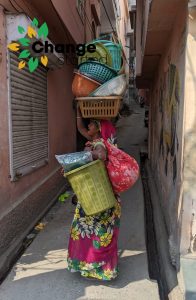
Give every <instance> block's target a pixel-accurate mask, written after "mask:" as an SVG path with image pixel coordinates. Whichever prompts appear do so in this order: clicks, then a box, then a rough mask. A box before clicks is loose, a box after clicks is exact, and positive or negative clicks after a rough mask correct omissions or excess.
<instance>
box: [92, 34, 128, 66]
mask: <svg viewBox="0 0 196 300" xmlns="http://www.w3.org/2000/svg"><path fill="white" fill-rule="evenodd" d="M91 44H103V45H104V46H105V47H106V48H107V49H108V51H109V52H110V54H111V56H112V66H111V67H112V68H113V69H114V70H116V71H117V72H119V71H120V69H121V66H122V46H121V45H120V44H116V43H113V42H111V41H108V40H99V39H97V40H95V41H93V42H91Z"/></svg>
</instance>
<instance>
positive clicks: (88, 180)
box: [65, 160, 116, 216]
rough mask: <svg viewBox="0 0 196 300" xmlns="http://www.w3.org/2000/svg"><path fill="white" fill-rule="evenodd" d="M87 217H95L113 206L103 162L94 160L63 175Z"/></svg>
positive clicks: (110, 187) (112, 197)
mask: <svg viewBox="0 0 196 300" xmlns="http://www.w3.org/2000/svg"><path fill="white" fill-rule="evenodd" d="M65 176H66V177H67V179H68V181H69V182H70V184H71V186H72V188H73V190H74V192H75V193H76V195H77V198H78V201H79V202H80V203H81V206H82V208H83V210H84V212H85V214H86V215H87V216H91V215H96V214H98V213H100V212H103V211H105V210H107V209H109V208H112V207H113V206H114V205H115V202H116V198H115V196H114V193H113V190H112V186H111V183H110V180H109V178H108V174H107V171H106V169H105V165H104V163H103V161H101V160H96V161H93V162H91V163H89V164H87V165H85V166H82V167H80V168H77V169H75V170H73V171H70V172H68V173H65Z"/></svg>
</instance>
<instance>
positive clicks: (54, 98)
mask: <svg viewBox="0 0 196 300" xmlns="http://www.w3.org/2000/svg"><path fill="white" fill-rule="evenodd" d="M3 20H4V15H3V14H2V11H1V19H0V21H1V24H2V22H3ZM0 34H1V35H0V36H1V41H2V44H1V47H2V62H1V63H0V74H1V75H0V76H1V78H0V79H1V86H0V95H1V97H0V98H1V101H0V109H1V111H2V112H4V114H3V116H4V117H3V118H1V119H0V147H1V148H0V162H1V168H0V178H1V181H0V187H1V213H4V212H5V211H6V210H7V209H9V208H10V206H12V205H13V204H14V205H15V204H16V203H17V201H19V202H20V198H21V196H24V194H25V193H27V192H30V190H31V189H33V188H34V185H36V184H37V183H38V182H39V181H41V180H42V178H43V177H44V176H46V175H47V176H48V175H49V174H50V172H52V171H53V170H54V169H55V168H57V167H59V166H58V164H57V162H56V159H55V157H54V155H55V154H57V153H64V152H72V151H74V149H75V146H76V140H75V131H76V129H75V114H74V111H73V108H72V99H73V95H72V92H71V83H72V78H73V66H68V65H64V67H63V68H62V69H59V70H56V71H49V72H48V124H49V154H50V156H49V164H48V166H46V167H42V168H40V169H39V170H37V171H35V172H33V173H31V174H29V175H26V176H24V177H22V178H21V179H20V180H19V181H18V182H11V181H10V179H9V178H8V176H9V173H10V172H9V157H8V153H9V141H8V95H7V78H6V74H7V66H6V39H5V26H4V25H3V26H1V33H0Z"/></svg>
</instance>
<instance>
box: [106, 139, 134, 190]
mask: <svg viewBox="0 0 196 300" xmlns="http://www.w3.org/2000/svg"><path fill="white" fill-rule="evenodd" d="M104 144H105V146H106V149H107V153H108V161H107V163H106V168H107V171H108V176H109V178H110V181H111V183H112V187H113V190H114V192H116V193H121V192H124V191H126V190H128V189H129V188H130V187H132V186H133V185H134V183H135V182H136V181H137V179H138V177H139V166H138V163H137V162H136V160H135V159H134V158H133V157H131V156H130V155H128V154H127V153H125V152H124V151H122V150H120V149H118V148H117V147H115V146H114V145H112V144H110V143H109V142H108V141H104Z"/></svg>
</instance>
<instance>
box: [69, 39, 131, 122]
mask: <svg viewBox="0 0 196 300" xmlns="http://www.w3.org/2000/svg"><path fill="white" fill-rule="evenodd" d="M90 44H91V45H94V46H95V51H94V52H92V53H91V52H88V51H86V52H85V54H84V55H83V56H80V57H79V59H78V70H76V71H75V72H74V73H75V75H74V80H73V84H72V92H73V94H74V95H75V96H76V97H77V99H76V100H78V103H79V105H80V109H81V112H82V116H83V117H84V118H92V117H94V118H95V117H96V118H99V119H100V118H106V117H109V118H110V117H116V116H117V114H118V111H119V108H120V102H121V100H122V97H123V95H124V93H125V91H126V76H125V74H124V60H123V55H122V47H121V45H120V44H117V43H114V42H112V41H108V40H95V41H92V42H91V43H89V44H87V45H86V47H88V46H89V45H90ZM85 98H86V99H85Z"/></svg>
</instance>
